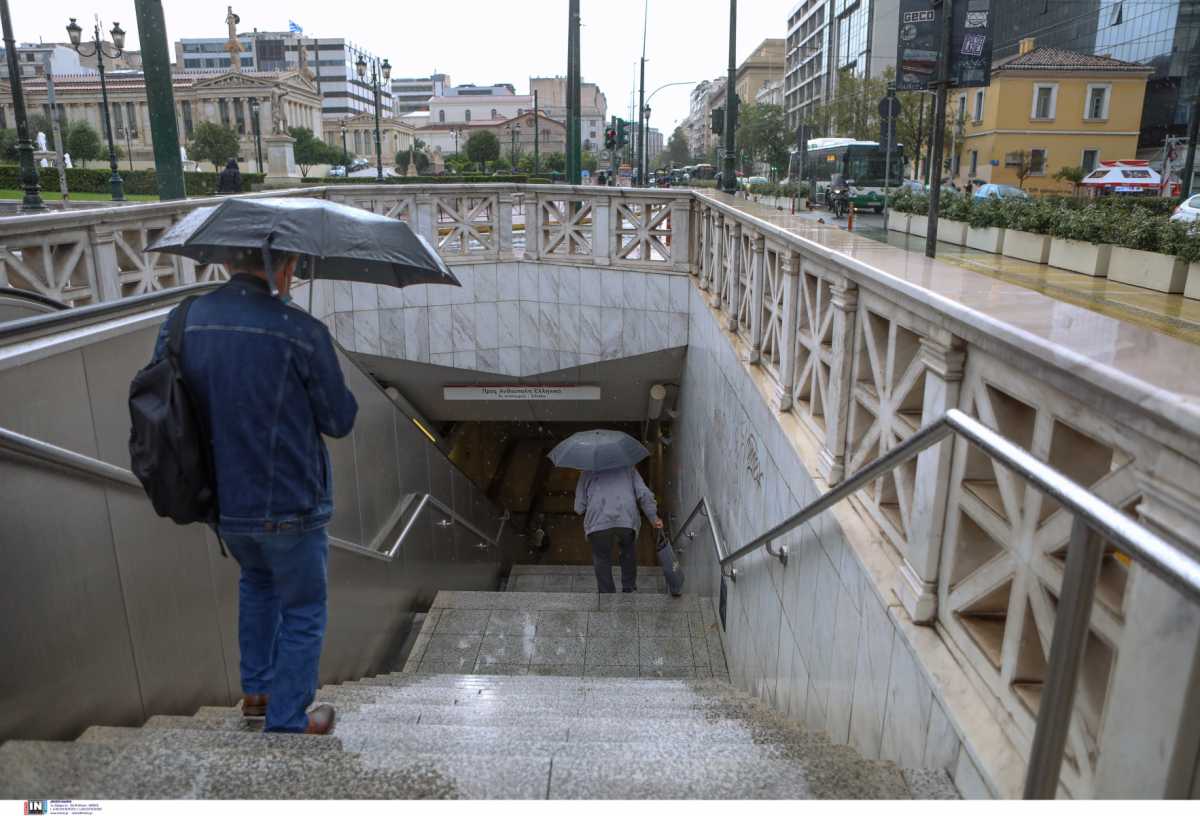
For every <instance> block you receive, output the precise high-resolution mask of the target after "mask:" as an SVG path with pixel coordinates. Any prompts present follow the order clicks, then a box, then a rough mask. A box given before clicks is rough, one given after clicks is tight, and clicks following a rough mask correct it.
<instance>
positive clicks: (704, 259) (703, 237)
mask: <svg viewBox="0 0 1200 816" xmlns="http://www.w3.org/2000/svg"><path fill="white" fill-rule="evenodd" d="M711 221H712V215H711V213H710V212H709V209H708V208H707V207H705V206H704V205H703V204H701V205H700V213H699V223H698V224H697V228H698V230H699V232H700V250H699V253H698V255H697V258H696V275H697V277H698V279H699V284H700V289H701V290H703V291H707V290H708V277H709V274H710V272H711V271H712V239H711V238H710V237H709V235H710V232H709V231H710V229H711Z"/></svg>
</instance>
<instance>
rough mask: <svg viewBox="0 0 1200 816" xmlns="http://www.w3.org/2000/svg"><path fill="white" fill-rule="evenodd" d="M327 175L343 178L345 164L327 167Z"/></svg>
mask: <svg viewBox="0 0 1200 816" xmlns="http://www.w3.org/2000/svg"><path fill="white" fill-rule="evenodd" d="M329 175H330V176H332V177H333V178H344V177H345V176H346V165H344V164H335V165H334V166H333V167H330V168H329Z"/></svg>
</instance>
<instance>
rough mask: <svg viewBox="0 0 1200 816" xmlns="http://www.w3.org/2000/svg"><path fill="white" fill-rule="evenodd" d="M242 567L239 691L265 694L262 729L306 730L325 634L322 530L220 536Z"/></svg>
mask: <svg viewBox="0 0 1200 816" xmlns="http://www.w3.org/2000/svg"><path fill="white" fill-rule="evenodd" d="M222 538H223V539H224V541H225V546H226V547H227V548H228V549H229V552H230V553H231V554H232V555H233V557H234V558H236V559H237V562H238V563H239V564H240V565H241V567H242V577H241V580H240V582H239V584H238V645H239V647H240V648H241V654H242V657H241V674H242V691H243V692H244V693H245V694H269V695H271V698H270V701H269V702H268V703H267V722H266V726H265V729H264V730H266V731H292V732H301V731H304V729H305V727H306V726H307V725H308V715H307V714H306V713H305V710H306V709H307V708H308V706H309V705H310V704H311V703H312V701H313V696H314V695H315V694H316V691H317V668H318V665H319V663H320V660H321V642H322V640H323V639H324V637H325V620H326V609H325V587H326V563H327V561H328V559H329V540H328V538H327V536H326V534H325V528H324V527H322V528H320V529H317V530H310V531H308V532H299V533H275V534H270V535H268V534H261V533H255V534H250V535H245V534H236V535H223V536H222Z"/></svg>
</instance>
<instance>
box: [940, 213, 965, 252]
mask: <svg viewBox="0 0 1200 816" xmlns="http://www.w3.org/2000/svg"><path fill="white" fill-rule="evenodd" d="M938 240H939V241H945V242H946V243H947V244H957V245H958V246H962V245H963V244H965V243H966V242H967V222H966V221H951V220H950V219H949V218H939V219H938Z"/></svg>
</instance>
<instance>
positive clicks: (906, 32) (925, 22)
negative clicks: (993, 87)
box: [896, 0, 994, 91]
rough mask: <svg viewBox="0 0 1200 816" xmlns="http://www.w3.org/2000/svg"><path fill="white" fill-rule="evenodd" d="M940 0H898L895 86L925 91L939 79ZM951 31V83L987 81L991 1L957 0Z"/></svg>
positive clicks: (972, 84) (976, 84) (963, 84)
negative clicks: (936, 1)
mask: <svg viewBox="0 0 1200 816" xmlns="http://www.w3.org/2000/svg"><path fill="white" fill-rule="evenodd" d="M943 8H944V3H940V2H939V3H937V4H936V5H934V4H933V3H932V2H931V0H900V30H899V33H898V41H897V50H896V90H898V91H927V90H929V88H930V85H931V84H935V83H936V81H937V79H938V75H937V74H938V68H939V64H940V61H941V30H942V10H943ZM951 22H952V27H951V34H950V85H951V87H958V88H970V87H979V86H983V85H987V84H989V83H990V82H991V68H992V43H993V36H992V35H993V23H994V21H993V19H992V15H991V0H956V2H955V3H954V8H953V19H952V21H951Z"/></svg>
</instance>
